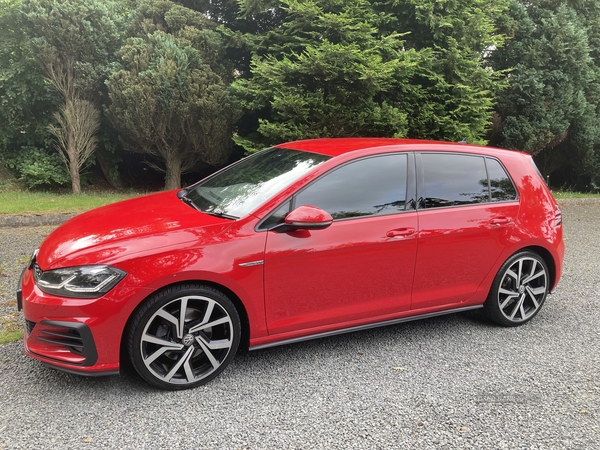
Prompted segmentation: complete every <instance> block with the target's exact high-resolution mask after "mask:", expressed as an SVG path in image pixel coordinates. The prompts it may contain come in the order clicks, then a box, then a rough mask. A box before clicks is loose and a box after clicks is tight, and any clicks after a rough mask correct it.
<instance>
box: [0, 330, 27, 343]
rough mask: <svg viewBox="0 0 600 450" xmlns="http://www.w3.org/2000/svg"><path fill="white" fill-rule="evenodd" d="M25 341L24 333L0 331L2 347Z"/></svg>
mask: <svg viewBox="0 0 600 450" xmlns="http://www.w3.org/2000/svg"><path fill="white" fill-rule="evenodd" d="M20 339H23V331H9V330H2V331H0V345H2V344H8V343H9V342H15V341H18V340H20Z"/></svg>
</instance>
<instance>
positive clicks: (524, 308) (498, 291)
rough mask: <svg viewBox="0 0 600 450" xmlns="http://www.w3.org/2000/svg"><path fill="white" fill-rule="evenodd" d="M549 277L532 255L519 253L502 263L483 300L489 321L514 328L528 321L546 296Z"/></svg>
mask: <svg viewBox="0 0 600 450" xmlns="http://www.w3.org/2000/svg"><path fill="white" fill-rule="evenodd" d="M549 283H550V277H549V274H548V267H547V266H546V263H545V262H544V260H543V259H542V258H541V257H540V256H539V255H537V254H536V253H533V252H529V251H526V252H521V253H517V254H515V255H513V256H512V257H510V258H509V259H508V261H506V262H505V263H504V264H503V265H502V267H501V268H500V271H499V272H498V275H496V279H495V280H494V283H493V284H492V289H491V290H490V294H489V296H488V298H487V300H486V301H485V305H484V306H485V310H486V313H487V315H488V317H489V318H490V319H492V320H493V321H495V322H497V323H499V324H502V325H506V326H511V327H514V326H517V325H521V324H524V323H525V322H527V321H529V320H531V319H532V318H533V317H534V316H535V315H536V314H537V313H538V312H539V310H540V309H541V307H542V305H543V304H544V300H546V296H547V295H548V290H549V289H550V286H549Z"/></svg>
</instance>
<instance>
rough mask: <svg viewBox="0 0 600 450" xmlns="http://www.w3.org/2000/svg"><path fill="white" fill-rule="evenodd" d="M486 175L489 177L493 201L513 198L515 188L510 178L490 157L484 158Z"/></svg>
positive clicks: (514, 196) (515, 193)
mask: <svg viewBox="0 0 600 450" xmlns="http://www.w3.org/2000/svg"><path fill="white" fill-rule="evenodd" d="M486 163H487V169H488V175H489V177H490V190H491V193H492V201H493V202H502V201H507V200H515V199H516V198H517V190H516V189H515V186H514V185H513V183H512V180H511V179H510V178H509V176H508V175H507V173H506V171H505V170H504V167H502V165H501V164H500V163H499V162H498V161H496V160H495V159H492V158H486Z"/></svg>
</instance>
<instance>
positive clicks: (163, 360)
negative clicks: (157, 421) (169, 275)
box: [128, 284, 241, 390]
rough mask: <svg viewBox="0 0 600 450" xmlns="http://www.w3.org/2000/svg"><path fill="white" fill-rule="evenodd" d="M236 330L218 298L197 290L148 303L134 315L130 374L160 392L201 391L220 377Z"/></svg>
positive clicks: (186, 288) (173, 291)
mask: <svg viewBox="0 0 600 450" xmlns="http://www.w3.org/2000/svg"><path fill="white" fill-rule="evenodd" d="M240 334H241V324H240V319H239V315H238V313H237V311H236V309H235V306H234V305H233V303H232V302H231V301H230V300H229V298H227V296H225V295H224V294H223V293H222V292H220V291H218V290H216V289H213V288H210V287H207V286H203V285H199V284H188V285H183V286H175V287H172V288H169V289H166V290H164V291H161V292H158V293H156V294H154V295H152V296H151V297H149V298H148V299H147V300H146V302H145V303H144V305H143V306H142V307H141V308H140V309H139V310H138V311H137V312H136V313H135V314H134V316H133V318H132V321H131V326H130V328H129V334H128V351H129V356H130V359H131V361H132V363H133V366H134V367H135V369H136V371H137V372H138V373H139V374H140V376H142V378H144V379H145V380H146V381H148V382H149V383H150V384H152V385H154V386H157V387H159V388H162V389H169V390H175V389H187V388H191V387H195V386H199V385H202V384H204V383H207V382H208V381H210V380H212V379H213V378H215V377H216V376H217V375H218V374H219V373H221V372H222V371H223V370H224V369H225V367H226V366H227V365H228V364H229V362H230V361H231V360H232V359H233V356H234V355H235V353H236V351H237V348H238V346H239V343H240Z"/></svg>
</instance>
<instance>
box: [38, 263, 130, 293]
mask: <svg viewBox="0 0 600 450" xmlns="http://www.w3.org/2000/svg"><path fill="white" fill-rule="evenodd" d="M125 275H127V274H126V272H123V271H122V270H119V269H115V268H114V267H110V266H79V267H67V268H64V269H56V270H48V271H46V272H44V271H42V270H40V268H39V267H38V266H37V264H36V265H35V266H34V267H33V277H34V279H35V282H36V284H37V286H38V287H39V288H40V289H41V290H42V291H44V292H45V293H47V294H52V295H59V296H62V297H74V298H96V297H100V296H102V295H104V294H106V293H107V292H108V291H110V290H111V289H112V288H114V287H115V286H116V285H117V283H118V282H119V281H121V280H122V279H123V278H124V277H125Z"/></svg>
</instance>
